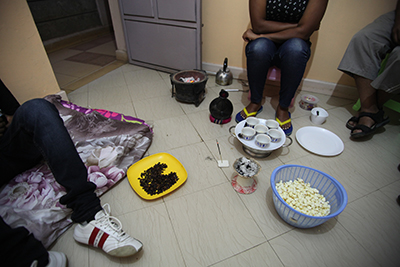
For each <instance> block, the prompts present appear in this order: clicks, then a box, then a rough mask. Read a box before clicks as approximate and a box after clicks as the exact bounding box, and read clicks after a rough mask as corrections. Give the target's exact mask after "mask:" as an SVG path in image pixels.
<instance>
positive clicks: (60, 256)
mask: <svg viewBox="0 0 400 267" xmlns="http://www.w3.org/2000/svg"><path fill="white" fill-rule="evenodd" d="M37 265H38V262H37V261H34V262H32V264H31V267H36V266H37ZM46 267H67V256H65V254H64V253H62V252H57V251H49V264H47V265H46Z"/></svg>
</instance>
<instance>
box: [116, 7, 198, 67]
mask: <svg viewBox="0 0 400 267" xmlns="http://www.w3.org/2000/svg"><path fill="white" fill-rule="evenodd" d="M119 1H120V7H121V14H122V19H123V25H124V31H125V37H126V42H127V44H126V45H127V49H128V56H129V62H130V63H132V64H136V65H141V66H144V67H149V68H154V69H158V70H164V71H169V72H171V71H172V72H173V71H179V70H191V69H201V0H119Z"/></svg>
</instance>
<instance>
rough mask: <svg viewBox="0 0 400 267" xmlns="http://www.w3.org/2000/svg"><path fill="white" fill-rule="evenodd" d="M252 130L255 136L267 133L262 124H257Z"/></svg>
mask: <svg viewBox="0 0 400 267" xmlns="http://www.w3.org/2000/svg"><path fill="white" fill-rule="evenodd" d="M254 130H256V133H257V134H266V133H267V132H268V127H267V126H265V125H263V124H257V125H256V126H254Z"/></svg>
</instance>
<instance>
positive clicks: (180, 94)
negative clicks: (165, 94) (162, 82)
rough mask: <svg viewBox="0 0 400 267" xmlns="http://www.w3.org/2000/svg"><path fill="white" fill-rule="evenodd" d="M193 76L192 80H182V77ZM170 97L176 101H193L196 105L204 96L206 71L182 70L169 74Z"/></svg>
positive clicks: (206, 78)
mask: <svg viewBox="0 0 400 267" xmlns="http://www.w3.org/2000/svg"><path fill="white" fill-rule="evenodd" d="M181 78H183V79H185V78H194V80H195V81H194V82H184V81H182V79H181ZM170 79H171V84H172V97H174V96H175V99H176V100H177V101H181V102H186V103H193V104H194V105H195V106H196V107H198V106H199V105H200V103H201V102H202V101H203V100H204V98H205V93H206V91H205V87H206V83H207V80H208V77H207V73H206V72H205V71H202V70H184V71H180V72H177V73H174V74H171V75H170Z"/></svg>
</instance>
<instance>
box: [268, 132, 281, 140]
mask: <svg viewBox="0 0 400 267" xmlns="http://www.w3.org/2000/svg"><path fill="white" fill-rule="evenodd" d="M268 136H269V137H270V138H271V142H272V143H278V142H279V141H281V138H282V133H281V132H280V131H279V130H277V129H271V130H269V131H268Z"/></svg>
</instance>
